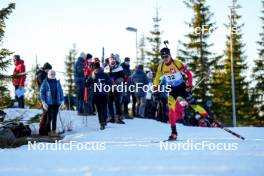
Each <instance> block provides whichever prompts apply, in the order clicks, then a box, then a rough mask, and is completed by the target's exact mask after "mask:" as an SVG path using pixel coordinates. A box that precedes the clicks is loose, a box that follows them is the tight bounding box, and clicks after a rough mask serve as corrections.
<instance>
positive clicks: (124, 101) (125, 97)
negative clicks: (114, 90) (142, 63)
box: [121, 57, 132, 119]
mask: <svg viewBox="0 0 264 176" xmlns="http://www.w3.org/2000/svg"><path fill="white" fill-rule="evenodd" d="M121 66H122V68H123V70H124V77H125V78H124V83H125V84H126V85H127V86H129V85H130V82H131V80H130V76H131V70H130V58H129V57H125V60H124V62H123V63H122V64H121ZM130 95H131V94H130V92H129V91H126V92H123V96H122V101H121V104H122V105H123V107H124V116H125V118H128V119H131V118H132V117H130V116H129V114H128V104H129V102H130Z"/></svg>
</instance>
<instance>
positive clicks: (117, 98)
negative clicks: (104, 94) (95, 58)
mask: <svg viewBox="0 0 264 176" xmlns="http://www.w3.org/2000/svg"><path fill="white" fill-rule="evenodd" d="M104 70H105V72H106V73H108V75H109V77H110V80H111V82H112V84H113V85H120V84H122V83H123V82H124V72H123V68H122V67H121V66H120V65H119V64H117V62H116V60H115V57H114V54H111V56H110V57H109V65H108V66H107V67H105V68H104ZM121 96H122V92H119V91H117V90H113V91H111V92H110V95H109V101H108V108H109V113H110V116H111V120H110V122H111V123H115V122H117V123H119V124H125V122H124V121H123V120H122V113H121ZM114 103H115V110H116V116H117V121H116V120H115V112H114Z"/></svg>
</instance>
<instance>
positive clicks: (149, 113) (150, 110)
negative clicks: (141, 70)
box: [145, 71, 156, 119]
mask: <svg viewBox="0 0 264 176" xmlns="http://www.w3.org/2000/svg"><path fill="white" fill-rule="evenodd" d="M147 78H148V82H149V83H148V91H147V92H146V107H147V108H146V109H145V117H146V118H149V119H154V117H155V113H154V112H155V110H156V106H155V101H154V97H153V73H152V72H151V71H149V72H147Z"/></svg>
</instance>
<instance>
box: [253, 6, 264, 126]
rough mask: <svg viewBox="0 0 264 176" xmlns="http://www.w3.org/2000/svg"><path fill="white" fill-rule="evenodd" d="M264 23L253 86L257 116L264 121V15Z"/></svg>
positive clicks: (263, 21)
mask: <svg viewBox="0 0 264 176" xmlns="http://www.w3.org/2000/svg"><path fill="white" fill-rule="evenodd" d="M262 5H263V7H262V8H263V9H262V14H264V1H262ZM261 21H262V23H263V26H262V31H261V33H260V34H259V35H260V41H258V42H257V43H258V44H259V46H260V48H259V49H258V55H259V58H257V59H255V60H254V63H255V66H254V68H253V75H252V77H253V81H254V83H255V84H256V85H255V87H254V88H253V94H252V99H253V101H254V104H255V107H256V108H257V111H256V112H257V113H256V116H258V118H259V119H260V120H262V121H264V103H263V102H264V15H263V16H262V17H261Z"/></svg>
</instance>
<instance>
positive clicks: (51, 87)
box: [40, 70, 64, 136]
mask: <svg viewBox="0 0 264 176" xmlns="http://www.w3.org/2000/svg"><path fill="white" fill-rule="evenodd" d="M40 99H41V103H42V105H43V108H44V110H46V111H47V114H48V122H47V132H48V135H49V136H57V135H58V134H57V133H56V126H57V115H58V112H59V109H60V108H61V107H62V106H63V103H64V95H63V90H62V87H61V83H60V81H59V80H57V79H56V72H55V71H54V70H50V71H49V72H48V77H47V78H46V79H45V80H44V81H43V83H42V84H41V87H40Z"/></svg>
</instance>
